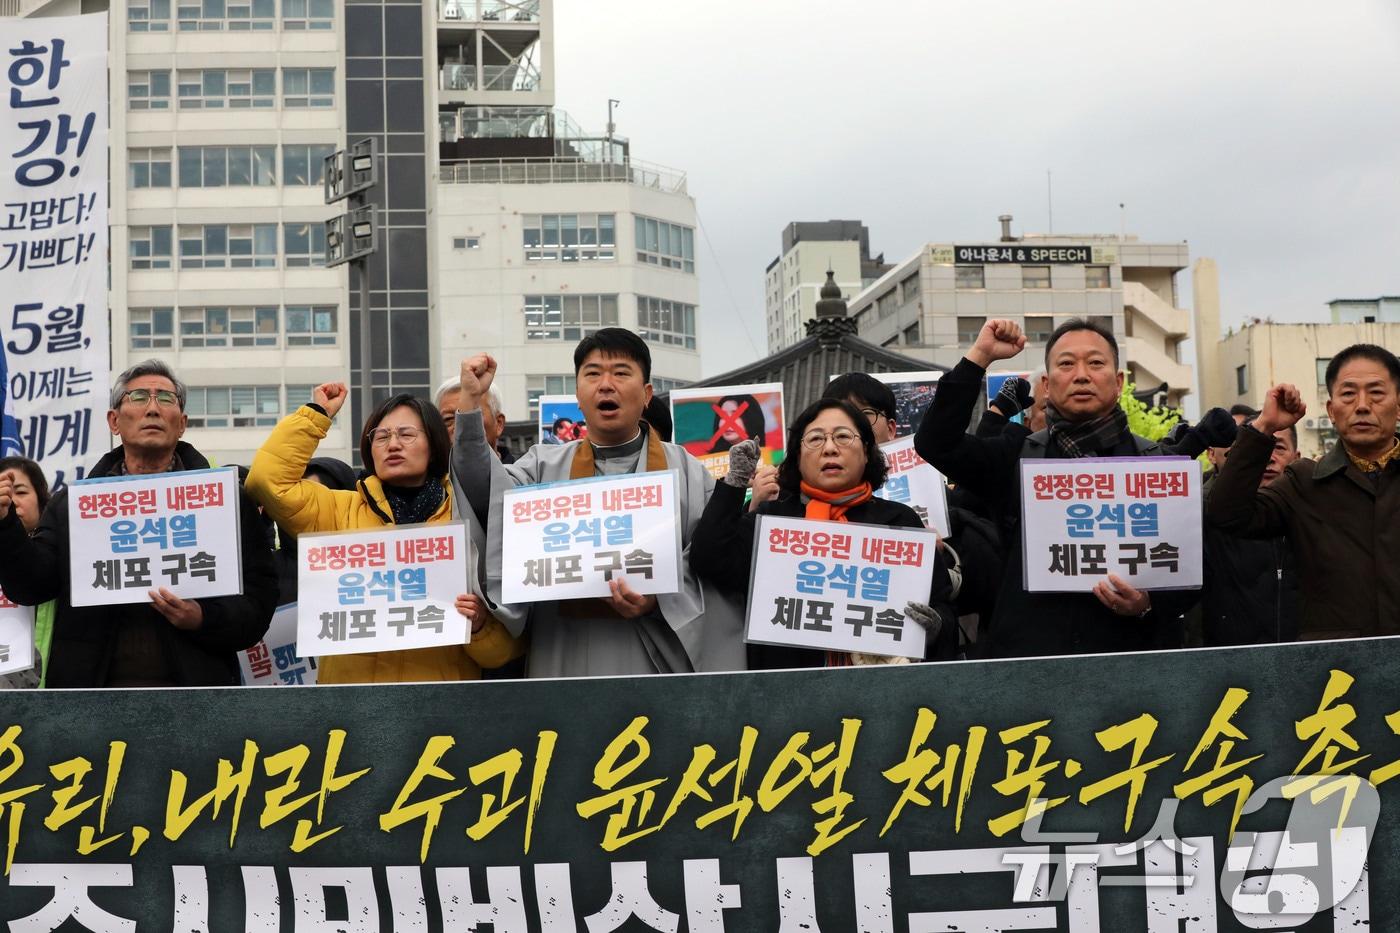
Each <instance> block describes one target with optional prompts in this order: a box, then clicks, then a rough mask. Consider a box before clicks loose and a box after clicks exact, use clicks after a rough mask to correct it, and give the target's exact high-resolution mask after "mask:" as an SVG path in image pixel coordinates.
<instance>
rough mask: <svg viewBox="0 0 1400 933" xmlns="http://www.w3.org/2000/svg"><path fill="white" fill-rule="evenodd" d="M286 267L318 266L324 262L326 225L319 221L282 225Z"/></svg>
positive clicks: (305, 267) (323, 264)
mask: <svg viewBox="0 0 1400 933" xmlns="http://www.w3.org/2000/svg"><path fill="white" fill-rule="evenodd" d="M282 238H283V246H284V249H285V252H286V254H287V268H288V269H307V268H319V267H323V266H325V264H326V225H325V224H324V223H322V222H321V221H319V220H317V221H312V222H311V223H304V224H283V225H282Z"/></svg>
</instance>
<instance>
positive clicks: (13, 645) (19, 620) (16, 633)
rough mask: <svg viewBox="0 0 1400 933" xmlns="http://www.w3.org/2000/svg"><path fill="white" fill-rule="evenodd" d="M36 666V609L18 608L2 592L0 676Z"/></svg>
mask: <svg viewBox="0 0 1400 933" xmlns="http://www.w3.org/2000/svg"><path fill="white" fill-rule="evenodd" d="M33 666H34V607H33V606H16V605H15V604H14V603H12V602H10V600H9V599H8V598H7V597H6V596H5V594H4V593H2V592H0V674H13V673H15V672H17V671H27V670H29V669H30V668H31V667H33Z"/></svg>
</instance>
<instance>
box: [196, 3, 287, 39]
mask: <svg viewBox="0 0 1400 933" xmlns="http://www.w3.org/2000/svg"><path fill="white" fill-rule="evenodd" d="M175 15H176V18H177V19H178V21H179V28H180V31H181V32H222V31H223V30H228V31H229V32H249V31H256V32H264V31H271V29H272V24H273V21H274V19H275V18H276V15H277V14H276V10H275V3H274V0H179V2H178V3H177V5H176V7H175Z"/></svg>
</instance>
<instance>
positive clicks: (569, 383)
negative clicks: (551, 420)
mask: <svg viewBox="0 0 1400 933" xmlns="http://www.w3.org/2000/svg"><path fill="white" fill-rule="evenodd" d="M577 389H578V384H577V381H576V380H575V379H574V376H573V374H572V373H565V374H561V375H557V376H554V375H550V376H526V377H525V400H526V401H527V402H528V403H529V407H530V417H531V418H538V417H539V414H540V396H541V395H573V394H574V392H576V391H577Z"/></svg>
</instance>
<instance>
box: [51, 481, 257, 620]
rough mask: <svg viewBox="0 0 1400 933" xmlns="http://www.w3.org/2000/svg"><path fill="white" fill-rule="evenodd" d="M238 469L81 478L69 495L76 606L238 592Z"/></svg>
mask: <svg viewBox="0 0 1400 933" xmlns="http://www.w3.org/2000/svg"><path fill="white" fill-rule="evenodd" d="M240 533H241V526H240V524H239V521H238V471H237V469H236V468H234V467H223V468H221V469H217V470H189V471H187V472H182V473H157V474H152V475H148V476H114V477H103V478H101V479H85V480H79V481H78V482H75V483H73V484H72V487H71V489H70V492H69V495H68V538H69V547H68V554H69V571H70V573H69V576H70V579H71V581H72V584H71V585H72V598H73V605H75V606H115V605H121V604H123V603H144V602H149V601H150V596H149V595H148V594H149V593H150V591H151V590H156V589H160V588H162V587H164V588H165V589H168V590H170V591H171V592H172V593H174V594H175V595H176V596H178V597H180V598H181V599H198V598H200V597H205V596H231V595H234V594H237V593H241V592H243V566H242V551H241V550H240V549H239V540H240Z"/></svg>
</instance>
